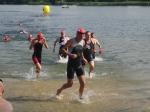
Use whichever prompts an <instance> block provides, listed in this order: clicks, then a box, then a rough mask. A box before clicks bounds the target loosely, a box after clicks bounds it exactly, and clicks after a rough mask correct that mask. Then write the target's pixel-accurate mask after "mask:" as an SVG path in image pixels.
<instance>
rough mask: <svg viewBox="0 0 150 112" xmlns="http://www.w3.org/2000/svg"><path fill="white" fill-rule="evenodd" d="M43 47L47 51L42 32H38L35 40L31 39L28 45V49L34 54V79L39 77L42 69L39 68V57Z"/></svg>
mask: <svg viewBox="0 0 150 112" xmlns="http://www.w3.org/2000/svg"><path fill="white" fill-rule="evenodd" d="M43 45H44V46H45V48H47V49H48V44H47V42H46V39H45V38H44V37H43V34H42V32H38V34H37V38H35V39H33V40H32V42H31V45H30V49H32V48H33V49H34V53H33V55H32V60H33V63H34V64H35V66H36V78H38V77H39V73H40V71H41V69H42V66H41V55H42V47H43Z"/></svg>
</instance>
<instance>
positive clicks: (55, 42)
mask: <svg viewBox="0 0 150 112" xmlns="http://www.w3.org/2000/svg"><path fill="white" fill-rule="evenodd" d="M57 42H58V38H57V39H56V40H55V41H54V47H53V49H55V47H56V44H57Z"/></svg>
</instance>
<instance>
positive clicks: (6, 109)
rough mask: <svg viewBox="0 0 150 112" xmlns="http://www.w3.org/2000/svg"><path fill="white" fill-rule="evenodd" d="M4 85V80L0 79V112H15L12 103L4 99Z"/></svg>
mask: <svg viewBox="0 0 150 112" xmlns="http://www.w3.org/2000/svg"><path fill="white" fill-rule="evenodd" d="M3 94H4V85H3V81H2V79H0V112H13V107H12V105H11V103H10V102H8V101H7V100H5V99H4V98H3Z"/></svg>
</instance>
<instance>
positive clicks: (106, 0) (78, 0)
mask: <svg viewBox="0 0 150 112" xmlns="http://www.w3.org/2000/svg"><path fill="white" fill-rule="evenodd" d="M0 4H52V5H62V4H67V5H83V6H116V5H119V6H120V5H122V6H126V5H140V6H150V0H0Z"/></svg>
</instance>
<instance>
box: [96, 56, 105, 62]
mask: <svg viewBox="0 0 150 112" xmlns="http://www.w3.org/2000/svg"><path fill="white" fill-rule="evenodd" d="M94 61H98V62H99V61H104V59H103V58H102V57H95V59H94Z"/></svg>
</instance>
